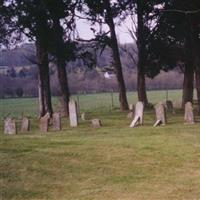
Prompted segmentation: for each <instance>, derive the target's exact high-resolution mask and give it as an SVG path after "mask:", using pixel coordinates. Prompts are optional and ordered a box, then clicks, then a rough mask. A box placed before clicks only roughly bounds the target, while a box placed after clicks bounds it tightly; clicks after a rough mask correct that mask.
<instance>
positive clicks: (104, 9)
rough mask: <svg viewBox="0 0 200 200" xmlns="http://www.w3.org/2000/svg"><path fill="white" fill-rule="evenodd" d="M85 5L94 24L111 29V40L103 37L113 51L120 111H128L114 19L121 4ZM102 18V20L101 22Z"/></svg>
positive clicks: (106, 0) (89, 2)
mask: <svg viewBox="0 0 200 200" xmlns="http://www.w3.org/2000/svg"><path fill="white" fill-rule="evenodd" d="M84 3H85V4H86V5H87V7H88V10H86V11H85V13H86V14H87V15H88V16H89V19H90V20H91V21H92V22H93V23H95V22H98V23H100V25H102V23H105V24H107V25H108V27H109V32H110V37H109V38H108V37H105V34H104V35H103V36H104V39H105V40H106V41H107V45H109V46H110V48H111V49H112V54H113V60H114V69H115V73H116V77H117V82H118V87H119V101H120V109H121V110H127V109H128V102H127V97H126V86H125V82H124V77H123V72H122V64H121V59H120V55H119V47H118V42H117V36H116V32H115V24H114V18H115V17H116V16H117V15H118V14H119V13H120V12H119V11H118V10H117V9H116V7H117V3H118V4H119V2H117V3H115V4H112V3H111V2H110V0H102V1H98V0H95V1H93V0H84ZM83 8H84V6H83ZM90 17H91V18H90ZM100 17H101V19H100V20H99V18H100ZM100 34H101V33H100Z"/></svg>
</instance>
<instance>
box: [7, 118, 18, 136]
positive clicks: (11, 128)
mask: <svg viewBox="0 0 200 200" xmlns="http://www.w3.org/2000/svg"><path fill="white" fill-rule="evenodd" d="M4 134H8V135H14V134H17V128H16V122H15V120H14V119H12V118H10V117H8V118H6V119H5V120H4Z"/></svg>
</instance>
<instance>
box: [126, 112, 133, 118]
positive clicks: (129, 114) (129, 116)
mask: <svg viewBox="0 0 200 200" xmlns="http://www.w3.org/2000/svg"><path fill="white" fill-rule="evenodd" d="M133 117H134V113H133V111H130V112H129V113H128V114H127V118H128V119H133Z"/></svg>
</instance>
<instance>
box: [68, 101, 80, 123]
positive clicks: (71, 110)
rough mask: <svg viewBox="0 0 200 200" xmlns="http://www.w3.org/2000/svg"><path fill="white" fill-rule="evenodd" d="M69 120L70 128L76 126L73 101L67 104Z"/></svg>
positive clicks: (76, 120) (76, 115) (75, 109)
mask: <svg viewBox="0 0 200 200" xmlns="http://www.w3.org/2000/svg"><path fill="white" fill-rule="evenodd" d="M69 120H70V126H71V127H77V126H78V114H77V104H76V102H75V101H74V100H70V102H69Z"/></svg>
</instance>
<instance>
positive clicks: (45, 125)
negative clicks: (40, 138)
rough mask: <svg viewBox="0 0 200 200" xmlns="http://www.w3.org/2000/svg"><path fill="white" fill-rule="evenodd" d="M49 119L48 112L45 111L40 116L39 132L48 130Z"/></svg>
mask: <svg viewBox="0 0 200 200" xmlns="http://www.w3.org/2000/svg"><path fill="white" fill-rule="evenodd" d="M49 120H50V114H49V113H47V114H46V115H45V116H44V117H41V118H40V131H41V132H48V130H49Z"/></svg>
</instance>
